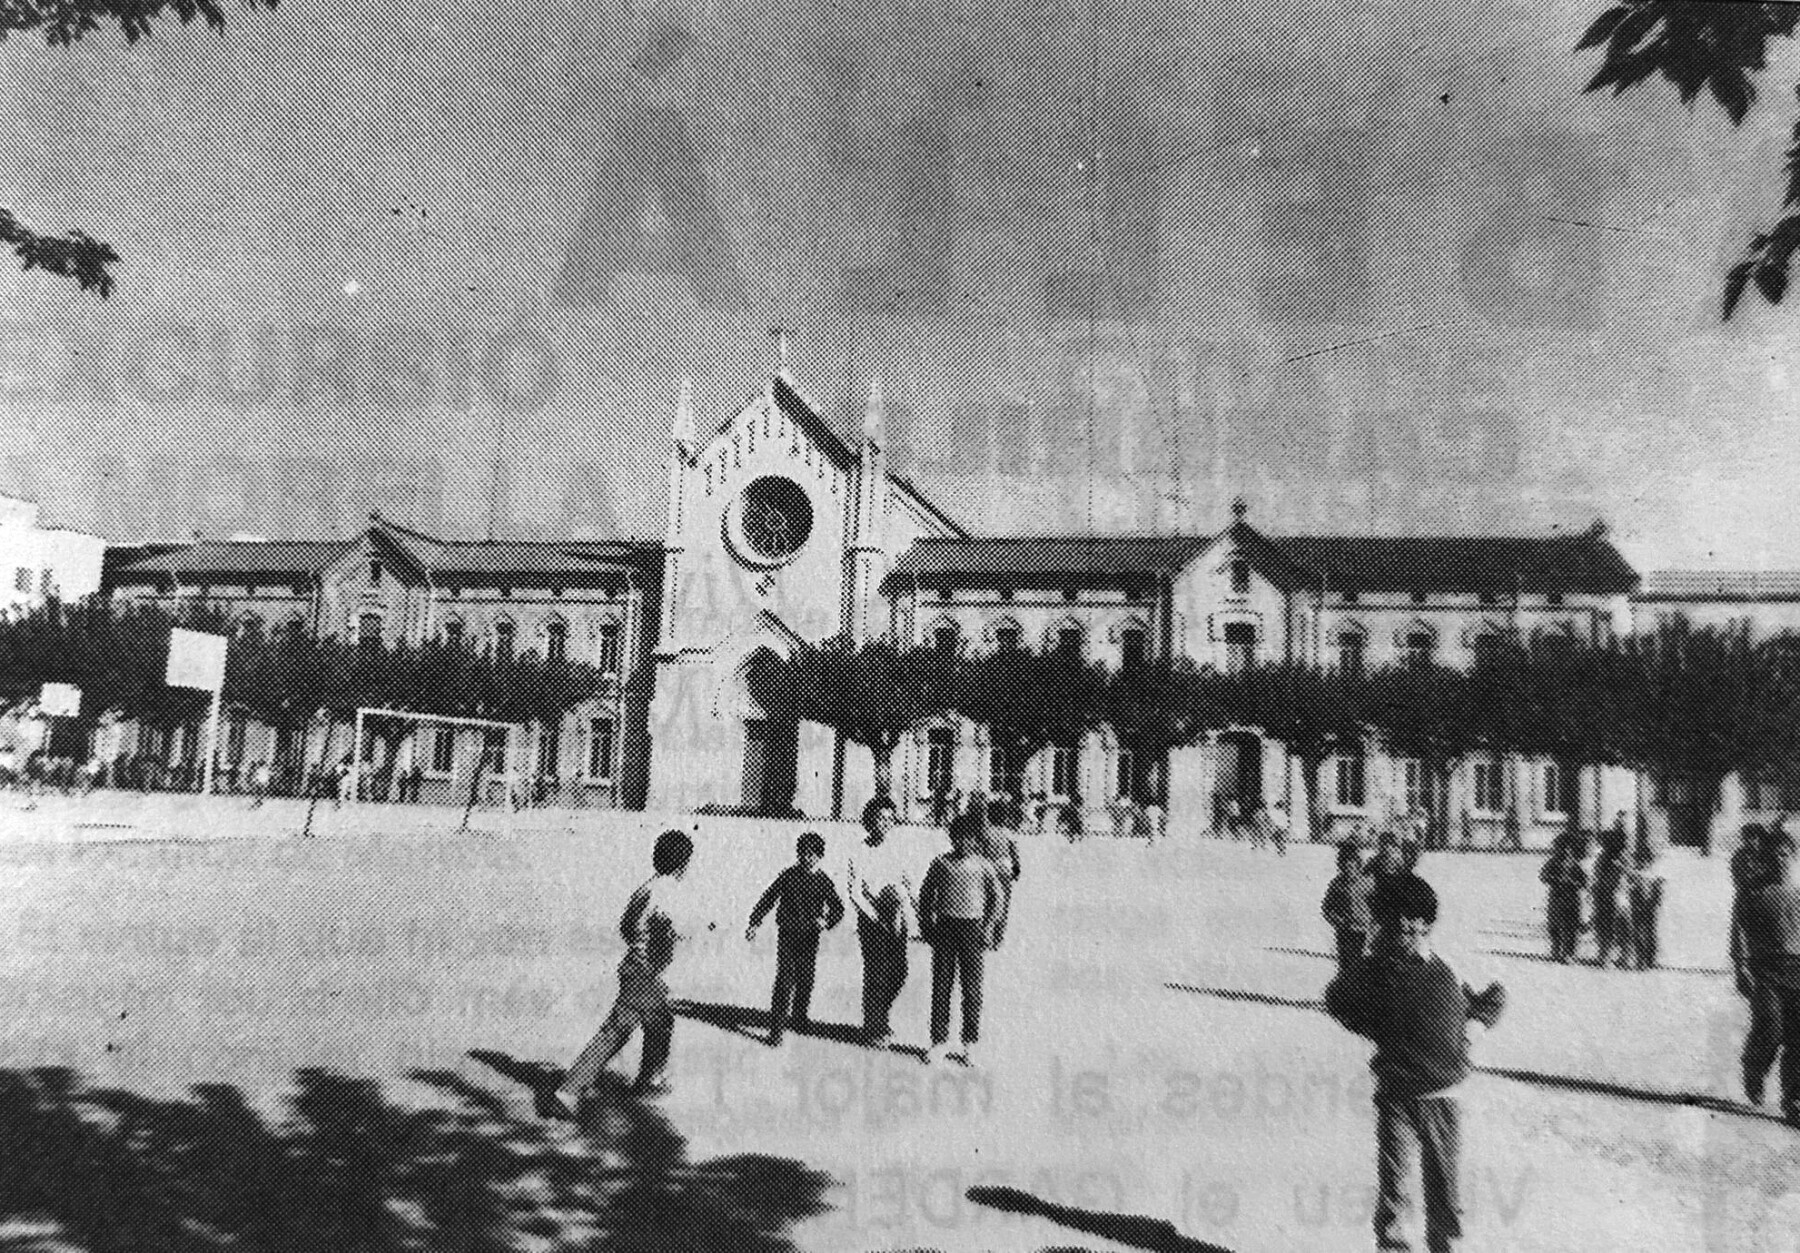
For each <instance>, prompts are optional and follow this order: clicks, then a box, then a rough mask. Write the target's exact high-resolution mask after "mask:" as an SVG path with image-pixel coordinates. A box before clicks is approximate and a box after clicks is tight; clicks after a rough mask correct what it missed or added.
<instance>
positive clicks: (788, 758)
mask: <svg viewBox="0 0 1800 1253" xmlns="http://www.w3.org/2000/svg"><path fill="white" fill-rule="evenodd" d="M774 656H775V654H774V651H773V650H772V649H768V648H759V649H757V650H756V651H755V652H753V653H751V654H750V656H749V657H747V658H745V659H744V663H743V665H741V666H740V667H739V668H738V685H739V690H740V692H741V693H742V701H741V705H740V708H741V711H742V714H743V726H744V731H743V735H744V773H743V792H742V796H741V798H740V801H739V804H740V805H741V806H742V807H743V809H744V810H745V811H746V812H749V813H756V814H791V813H793V812H794V788H795V785H796V783H797V781H798V778H799V755H800V728H799V725H798V724H797V723H795V722H794V721H793V720H792V719H787V718H775V717H771V716H769V714H768V713H767V712H766V711H765V710H764V709H763V708H762V706H760V705H759V704H757V702H756V700H755V698H754V697H752V696H751V695H750V691H749V687H748V685H747V684H746V683H745V676H746V675H747V674H748V673H749V671H750V668H751V667H752V666H754V665H755V664H756V663H757V660H758V659H759V658H770V659H773V658H774Z"/></svg>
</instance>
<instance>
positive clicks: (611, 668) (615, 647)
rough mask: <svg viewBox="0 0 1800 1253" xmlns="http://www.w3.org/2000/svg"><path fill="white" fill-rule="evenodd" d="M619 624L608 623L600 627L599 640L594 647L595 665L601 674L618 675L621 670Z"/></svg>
mask: <svg viewBox="0 0 1800 1253" xmlns="http://www.w3.org/2000/svg"><path fill="white" fill-rule="evenodd" d="M619 637H620V629H619V624H618V623H616V622H608V623H605V624H603V625H602V626H601V627H600V634H599V638H598V639H597V641H596V642H595V645H594V652H595V657H594V664H595V665H596V666H598V667H599V669H600V673H601V674H618V673H619V672H620V670H619Z"/></svg>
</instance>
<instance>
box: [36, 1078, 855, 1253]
mask: <svg viewBox="0 0 1800 1253" xmlns="http://www.w3.org/2000/svg"><path fill="white" fill-rule="evenodd" d="M410 1078H411V1079H412V1080H413V1081H415V1082H417V1083H420V1084H422V1085H425V1086H427V1087H429V1088H431V1089H433V1090H434V1093H433V1095H434V1097H435V1101H434V1107H432V1108H422V1109H414V1108H409V1107H405V1106H400V1105H395V1104H392V1103H390V1102H389V1101H387V1100H386V1099H385V1098H384V1097H383V1095H382V1092H381V1089H380V1086H379V1085H378V1084H377V1083H376V1082H374V1081H373V1080H370V1079H361V1078H355V1077H352V1076H346V1075H341V1074H336V1073H333V1072H330V1071H325V1070H313V1069H307V1070H300V1071H298V1072H296V1074H295V1079H294V1082H295V1090H294V1092H293V1094H292V1095H291V1096H290V1097H289V1100H288V1103H287V1110H286V1112H285V1113H284V1114H283V1115H280V1116H277V1117H273V1118H265V1117H264V1116H263V1115H261V1114H260V1113H259V1112H258V1111H257V1110H255V1109H254V1108H252V1107H251V1106H250V1105H249V1104H248V1102H246V1100H245V1099H244V1096H243V1095H242V1093H240V1092H239V1091H238V1090H237V1089H236V1088H233V1087H229V1086H227V1085H224V1084H212V1083H209V1084H199V1085H196V1086H195V1087H194V1088H193V1089H192V1090H191V1093H190V1094H189V1095H188V1096H186V1097H184V1098H176V1099H171V1100H159V1099H153V1098H150V1097H145V1096H140V1095H136V1094H133V1093H130V1092H123V1091H116V1090H108V1089H100V1088H88V1087H85V1086H83V1084H82V1082H81V1080H80V1079H79V1078H78V1077H77V1076H76V1075H75V1074H74V1072H72V1071H69V1070H64V1069H39V1070H31V1071H16V1070H0V1225H3V1226H4V1227H6V1228H8V1229H10V1230H11V1231H15V1232H16V1231H18V1230H20V1229H21V1228H24V1227H29V1228H30V1229H31V1230H32V1231H33V1232H34V1236H35V1238H36V1240H37V1243H34V1244H33V1245H32V1246H31V1247H42V1248H52V1247H56V1248H67V1247H77V1248H81V1249H85V1250H92V1251H93V1253H140V1251H141V1250H145V1249H155V1250H159V1251H160V1253H202V1251H203V1250H204V1251H216V1250H218V1249H232V1248H236V1249H255V1250H263V1249H267V1250H280V1251H281V1253H343V1251H344V1250H357V1251H359V1253H386V1251H388V1250H393V1251H394V1253H399V1251H400V1250H416V1249H442V1250H454V1251H457V1253H486V1251H489V1250H502V1249H512V1248H520V1247H524V1246H526V1245H528V1244H530V1245H537V1246H553V1247H557V1248H588V1247H591V1248H606V1249H616V1250H632V1251H635V1250H643V1251H644V1253H650V1251H651V1250H658V1251H666V1250H668V1249H678V1248H690V1249H733V1250H740V1249H741V1250H752V1251H754V1253H781V1251H784V1250H790V1249H792V1248H794V1245H793V1243H792V1241H791V1240H790V1238H789V1235H788V1232H789V1229H790V1228H791V1226H792V1225H793V1224H794V1223H796V1222H797V1221H799V1220H801V1219H803V1218H806V1217H809V1216H812V1215H815V1214H819V1213H823V1212H824V1211H825V1210H826V1209H827V1208H828V1206H827V1205H826V1204H825V1202H824V1200H823V1197H824V1194H825V1191H826V1189H827V1188H828V1187H830V1186H831V1183H832V1181H831V1179H830V1178H829V1176H827V1175H825V1174H823V1173H821V1172H818V1171H814V1170H810V1169H808V1168H806V1167H804V1166H802V1165H801V1164H799V1163H797V1162H794V1161H790V1160H787V1159H783V1158H775V1157H764V1156H755V1155H738V1156H731V1157H721V1158H715V1159H713V1160H711V1161H707V1162H699V1163H695V1162H690V1161H689V1160H688V1159H687V1154H686V1143H685V1141H684V1140H683V1139H682V1138H681V1136H679V1135H678V1134H677V1133H676V1132H675V1131H674V1129H673V1128H672V1127H671V1126H670V1124H669V1123H668V1121H667V1120H666V1119H665V1118H663V1117H662V1115H661V1114H660V1113H658V1112H657V1111H656V1109H655V1108H654V1107H652V1106H650V1105H648V1104H645V1103H643V1102H640V1101H637V1100H635V1099H633V1098H631V1097H630V1096H629V1095H628V1094H627V1093H626V1092H625V1091H624V1089H623V1085H622V1084H619V1083H617V1082H614V1083H611V1084H609V1086H608V1087H607V1088H606V1089H605V1090H604V1091H603V1092H602V1094H601V1097H600V1100H599V1101H598V1102H596V1105H597V1108H596V1109H594V1110H592V1111H584V1114H583V1118H582V1122H581V1123H580V1124H579V1125H578V1126H577V1127H576V1128H575V1129H573V1130H572V1131H571V1130H568V1129H566V1128H565V1127H564V1126H563V1125H551V1124H543V1123H539V1122H536V1121H522V1120H520V1119H518V1118H515V1117H514V1116H513V1115H512V1114H511V1113H510V1112H509V1109H508V1102H507V1101H505V1100H504V1099H502V1098H501V1097H500V1096H499V1095H497V1094H496V1093H494V1092H492V1091H490V1090H488V1089H486V1088H484V1087H481V1086H479V1085H477V1084H474V1083H471V1082H469V1081H468V1080H467V1079H465V1078H464V1077H462V1076H460V1075H458V1074H455V1073H453V1072H449V1071H416V1072H414V1073H413V1074H412V1075H411V1076H410ZM7 1247H16V1246H7Z"/></svg>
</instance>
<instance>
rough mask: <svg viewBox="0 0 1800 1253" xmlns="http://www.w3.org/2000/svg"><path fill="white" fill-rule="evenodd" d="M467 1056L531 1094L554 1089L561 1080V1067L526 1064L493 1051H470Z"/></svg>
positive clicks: (519, 1059)
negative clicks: (528, 1090)
mask: <svg viewBox="0 0 1800 1253" xmlns="http://www.w3.org/2000/svg"><path fill="white" fill-rule="evenodd" d="M469 1056H470V1057H471V1058H473V1059H474V1060H476V1061H478V1062H480V1063H481V1064H482V1065H483V1066H486V1067H487V1068H488V1069H489V1070H492V1071H494V1072H495V1073H496V1074H498V1075H500V1076H501V1077H502V1078H506V1079H511V1080H512V1081H513V1082H514V1083H519V1084H523V1085H524V1086H526V1087H528V1088H530V1089H531V1090H532V1091H533V1092H536V1091H539V1090H540V1089H546V1088H554V1087H555V1086H556V1085H557V1084H559V1083H561V1082H562V1079H563V1069H562V1067H560V1066H555V1065H552V1064H551V1063H549V1062H528V1061H524V1060H523V1059H521V1058H517V1057H514V1056H513V1055H512V1054H510V1053H499V1052H495V1051H494V1050H493V1049H470V1050H469Z"/></svg>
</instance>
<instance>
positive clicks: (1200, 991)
mask: <svg viewBox="0 0 1800 1253" xmlns="http://www.w3.org/2000/svg"><path fill="white" fill-rule="evenodd" d="M1163 986H1164V987H1166V988H1173V989H1174V990H1175V991H1177V992H1192V993H1194V994H1195V995H1196V996H1216V997H1218V998H1219V999H1220V1000H1225V1001H1248V1002H1250V1003H1251V1004H1254V1005H1274V1006H1278V1007H1279V1008H1281V1009H1316V1010H1319V1011H1320V1012H1321V1013H1322V1012H1324V1009H1325V1002H1324V1001H1322V1000H1320V999H1319V998H1318V997H1316V996H1315V997H1313V998H1311V999H1310V1000H1300V999H1298V998H1296V997H1291V996H1275V995H1273V994H1271V993H1268V992H1252V991H1248V990H1246V989H1244V988H1208V987H1201V986H1198V985H1196V984H1192V983H1165V984H1164V985H1163Z"/></svg>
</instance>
